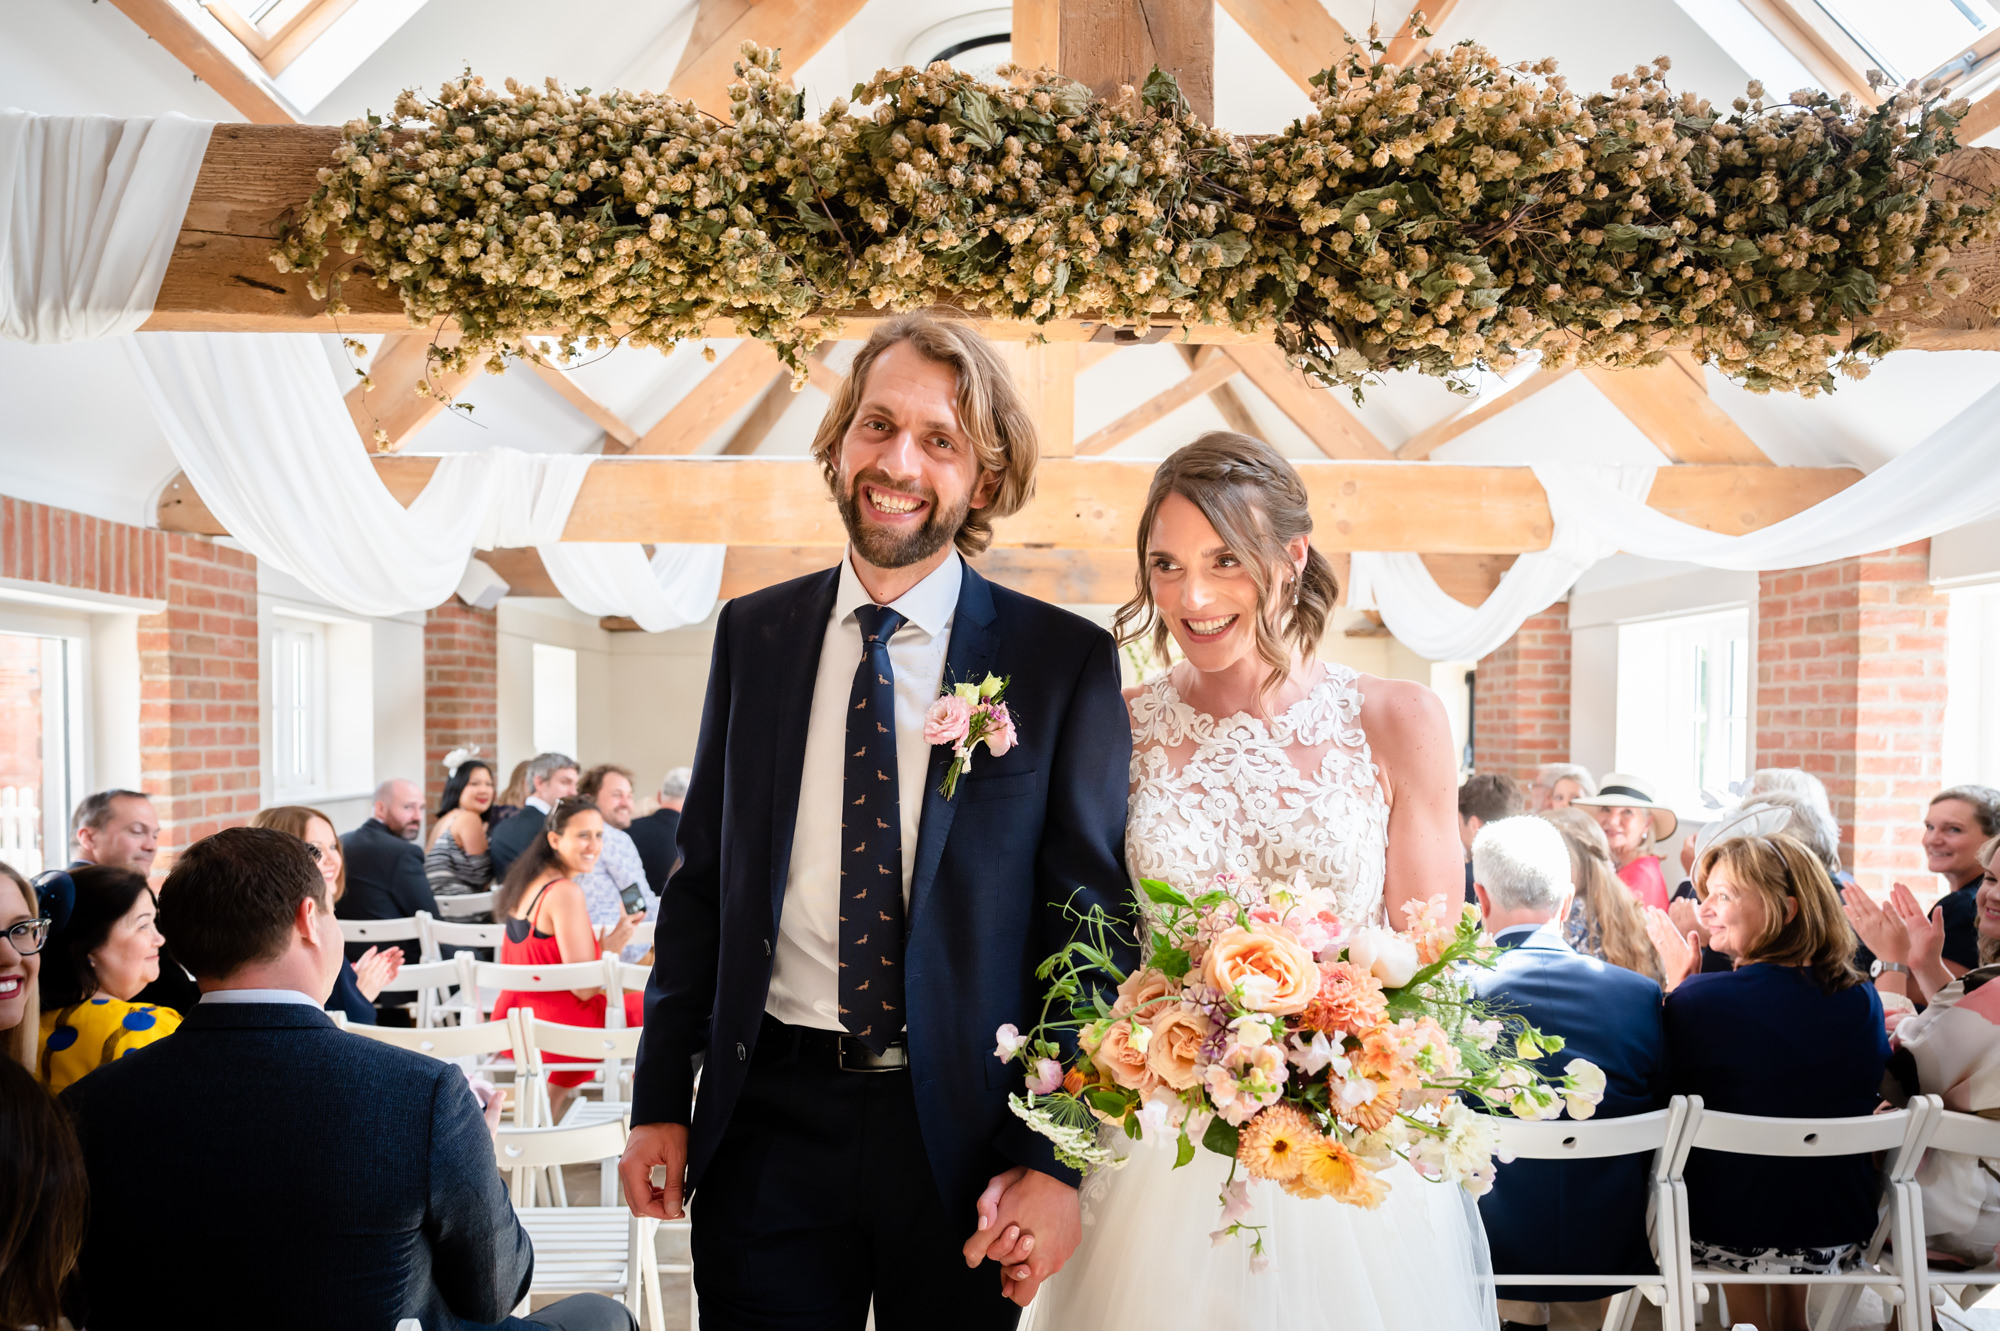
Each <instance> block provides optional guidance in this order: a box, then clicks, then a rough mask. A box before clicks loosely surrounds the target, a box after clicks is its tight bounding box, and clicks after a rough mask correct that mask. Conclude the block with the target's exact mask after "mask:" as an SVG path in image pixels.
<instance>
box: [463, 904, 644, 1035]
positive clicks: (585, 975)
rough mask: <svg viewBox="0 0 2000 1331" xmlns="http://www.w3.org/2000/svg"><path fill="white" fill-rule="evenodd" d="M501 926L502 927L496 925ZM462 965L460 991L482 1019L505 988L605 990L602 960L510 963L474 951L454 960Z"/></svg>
mask: <svg viewBox="0 0 2000 1331" xmlns="http://www.w3.org/2000/svg"><path fill="white" fill-rule="evenodd" d="M494 927H495V928H498V927H499V926H497V925H496V926H494ZM452 960H453V961H454V963H456V965H457V966H458V992H459V996H460V997H461V998H464V999H465V1000H466V1002H467V1003H468V1005H469V1006H468V1010H469V1011H471V1012H473V1013H476V1014H477V1017H478V1019H479V1020H480V1021H484V1020H486V1014H487V1013H489V1012H491V1011H493V1005H494V1004H495V1003H497V1002H499V1001H500V994H501V991H502V990H509V989H511V990H513V991H514V992H515V993H523V994H530V993H551V992H554V991H555V990H558V989H602V988H604V985H605V979H606V976H605V970H604V963H603V962H602V961H565V962H557V963H556V964H555V965H553V966H509V965H505V964H503V963H501V962H497V961H480V960H479V959H478V958H476V957H474V956H473V955H472V954H471V953H470V952H461V953H459V954H458V955H457V956H456V957H454V958H453V959H452ZM607 1006H608V1005H607Z"/></svg>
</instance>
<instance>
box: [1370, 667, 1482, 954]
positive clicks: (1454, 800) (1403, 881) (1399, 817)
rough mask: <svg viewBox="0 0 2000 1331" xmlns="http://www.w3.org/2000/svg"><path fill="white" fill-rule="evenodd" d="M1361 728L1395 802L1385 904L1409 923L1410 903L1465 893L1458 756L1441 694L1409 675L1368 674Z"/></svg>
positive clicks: (1398, 924)
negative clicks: (1379, 676) (1406, 908)
mask: <svg viewBox="0 0 2000 1331" xmlns="http://www.w3.org/2000/svg"><path fill="white" fill-rule="evenodd" d="M1360 684H1361V690H1362V696H1361V728H1362V730H1363V731H1365V732H1366V733H1367V735H1368V747H1369V750H1370V752H1372V753H1373V754H1374V757H1375V765H1376V766H1377V767H1378V768H1380V769H1381V781H1382V793H1383V795H1384V796H1385V797H1386V798H1387V799H1388V801H1389V863H1388V870H1387V878H1386V881H1385V882H1384V885H1383V893H1382V897H1383V903H1384V905H1386V906H1387V907H1388V913H1389V924H1390V925H1391V927H1393V928H1398V929H1400V928H1402V927H1403V923H1404V915H1403V907H1404V906H1405V905H1407V904H1408V903H1409V902H1412V901H1422V900H1424V899H1425V898H1428V897H1443V898H1444V899H1445V900H1446V902H1447V903H1450V902H1455V901H1457V900H1458V898H1459V897H1460V896H1462V895H1463V894H1464V890H1465V888H1464V884H1465V867H1464V866H1465V850H1464V848H1463V847H1462V846H1461V845H1460V844H1459V840H1458V758H1457V754H1456V753H1455V752H1454V751H1453V749H1452V743H1451V723H1450V722H1449V721H1447V720H1446V719H1445V714H1444V704H1443V703H1442V702H1441V701H1439V699H1438V696H1437V694H1435V693H1433V692H1431V691H1430V690H1429V689H1427V688H1425V687H1424V686H1423V685H1421V684H1415V683H1412V682H1410V681H1409V680H1403V679H1376V678H1374V677H1373V676H1363V677H1362V678H1361V680H1360Z"/></svg>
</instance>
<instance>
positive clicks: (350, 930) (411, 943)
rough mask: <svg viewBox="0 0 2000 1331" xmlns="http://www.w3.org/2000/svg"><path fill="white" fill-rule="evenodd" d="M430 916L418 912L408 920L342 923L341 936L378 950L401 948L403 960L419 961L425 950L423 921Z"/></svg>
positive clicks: (344, 920) (350, 921)
mask: <svg viewBox="0 0 2000 1331" xmlns="http://www.w3.org/2000/svg"><path fill="white" fill-rule="evenodd" d="M428 918H429V916H428V914H427V913H426V912H424V911H418V912H417V913H416V914H415V915H413V916H411V917H410V918H409V919H407V920H347V919H343V920H342V921H341V922H340V934H341V937H343V938H345V939H346V940H347V941H348V942H350V943H367V944H370V945H371V946H373V947H376V948H390V947H400V948H402V949H403V960H405V961H419V960H421V959H422V958H421V956H420V955H419V954H420V953H421V951H422V949H423V941H424V927H423V921H424V920H426V919H428Z"/></svg>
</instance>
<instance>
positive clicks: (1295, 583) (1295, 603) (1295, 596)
mask: <svg viewBox="0 0 2000 1331" xmlns="http://www.w3.org/2000/svg"><path fill="white" fill-rule="evenodd" d="M1298 608H1299V580H1298V579H1297V578H1293V579H1292V609H1294V610H1296V609H1298Z"/></svg>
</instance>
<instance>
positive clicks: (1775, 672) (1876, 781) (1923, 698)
mask: <svg viewBox="0 0 2000 1331" xmlns="http://www.w3.org/2000/svg"><path fill="white" fill-rule="evenodd" d="M1929 575H1930V542H1928V541H1921V542H1918V543H1917V544H1914V545H1906V546H1902V547H1900V548H1898V549H1895V550H1888V551H1884V552H1882V553H1879V554H1872V555H1861V556H1858V557H1856V558H1853V559H1843V560H1840V561H1838V562H1836V563H1832V564H1820V565H1817V566H1815V567H1813V568H1807V569H1790V570H1786V571H1784V572H1779V573H1765V574H1763V575H1761V576H1760V577H1759V578H1758V591H1757V714H1756V741H1755V747H1756V760H1755V766H1758V767H1803V768H1805V769H1806V770H1807V771H1809V772H1812V773H1814V774H1815V775H1817V776H1818V777H1819V778H1820V780H1822V781H1824V782H1825V783H1826V787H1827V793H1828V794H1829V795H1830V796H1832V799H1833V815H1834V818H1835V819H1836V820H1837V821H1838V822H1839V823H1840V828H1841V837H1842V847H1841V849H1842V855H1843V858H1844V859H1845V860H1846V861H1847V863H1848V867H1849V868H1850V869H1852V870H1853V872H1854V876H1855V877H1856V878H1857V879H1859V880H1860V881H1861V883H1862V884H1863V885H1864V886H1866V887H1869V888H1871V889H1886V888H1887V887H1888V886H1889V884H1890V883H1891V882H1892V881H1894V880H1895V878H1897V877H1898V876H1902V877H1903V878H1904V879H1905V881H1909V882H1916V881H1921V880H1922V878H1923V863H1924V862H1923V853H1922V851H1921V849H1920V847H1919V841H1920V839H1921V836H1922V821H1923V811H1924V806H1925V802H1926V801H1928V800H1929V799H1930V797H1931V796H1932V795H1934V794H1936V793H1937V791H1938V788H1939V786H1940V785H1941V784H1942V747H1943V737H1944V702H1945V659H1946V622H1945V612H1946V609H1947V606H1948V601H1947V599H1946V598H1945V597H1944V596H1943V595H1942V594H1940V593H1938V592H1936V591H1933V590H1932V589H1931V585H1930V576H1929ZM1912 874H1915V875H1917V876H1918V877H1917V878H1916V879H1912V878H1910V877H1909V875H1912Z"/></svg>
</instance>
